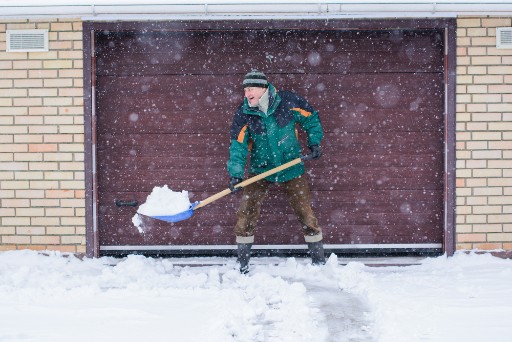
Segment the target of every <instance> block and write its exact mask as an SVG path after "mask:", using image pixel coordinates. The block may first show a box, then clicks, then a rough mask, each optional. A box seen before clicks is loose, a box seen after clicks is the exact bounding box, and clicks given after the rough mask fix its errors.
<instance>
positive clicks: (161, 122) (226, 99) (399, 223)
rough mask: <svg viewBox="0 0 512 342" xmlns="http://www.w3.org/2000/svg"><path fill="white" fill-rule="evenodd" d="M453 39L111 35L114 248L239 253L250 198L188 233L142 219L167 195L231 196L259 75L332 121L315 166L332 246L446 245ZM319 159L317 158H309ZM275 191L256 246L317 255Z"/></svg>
mask: <svg viewBox="0 0 512 342" xmlns="http://www.w3.org/2000/svg"><path fill="white" fill-rule="evenodd" d="M443 39H444V37H443V34H442V31H437V30H375V31H373V30H338V31H336V30H298V29H289V30H280V29H276V30H268V29H267V30H212V31H130V32H124V31H112V30H111V31H105V32H99V33H97V34H96V37H95V44H96V45H95V46H96V48H95V56H96V61H95V63H96V94H95V95H96V116H97V177H98V214H97V215H98V231H99V245H100V249H101V250H102V251H103V252H104V253H106V252H108V251H109V250H116V249H126V250H131V249H147V250H148V251H151V250H168V251H174V250H180V249H184V248H185V249H187V248H188V249H193V250H208V249H215V248H218V247H219V246H221V247H222V246H224V247H226V248H229V246H231V245H233V244H234V236H233V233H232V230H233V226H234V224H235V211H236V208H237V206H238V203H239V201H240V195H233V196H227V197H225V198H222V199H220V200H218V201H216V202H214V203H212V204H210V205H208V206H206V207H204V208H201V209H200V211H198V212H196V214H195V215H194V216H193V217H192V218H191V219H188V220H185V221H182V222H178V223H173V224H171V223H164V222H160V221H154V222H151V223H150V225H151V228H150V229H149V231H148V233H147V234H145V235H141V234H139V232H138V231H137V229H136V228H135V227H134V226H133V224H132V222H131V219H132V216H133V215H134V214H135V212H136V206H135V207H134V206H131V205H135V203H138V204H141V203H143V202H144V201H145V199H146V197H147V195H148V194H149V193H150V192H151V191H152V189H153V187H154V186H162V185H164V184H168V185H169V187H170V188H171V189H173V190H175V191H181V190H187V191H189V193H190V196H191V201H195V200H201V199H204V198H206V197H208V196H210V195H212V194H214V193H216V192H219V191H221V190H223V189H225V188H226V187H227V184H228V176H227V173H226V170H225V163H226V160H227V158H228V147H229V129H230V123H231V118H232V113H233V111H234V109H235V108H236V106H237V105H238V104H239V102H240V101H241V100H242V88H241V81H242V78H243V75H244V74H245V73H246V72H248V71H250V70H251V69H259V70H262V71H264V72H265V73H267V75H268V77H269V79H270V80H271V81H272V82H273V83H274V84H275V85H276V86H277V88H279V89H289V90H293V91H296V92H298V93H299V94H302V95H303V96H305V97H306V98H307V99H308V100H309V102H310V103H311V104H313V106H314V107H316V108H317V109H318V110H319V112H320V115H321V119H322V122H323V125H324V130H325V140H324V142H323V148H324V152H325V154H324V156H323V157H322V158H321V159H320V160H318V161H312V162H308V163H307V169H308V170H309V171H308V175H309V177H310V180H311V184H312V190H313V206H314V209H315V211H316V213H317V216H318V218H319V221H320V224H321V226H322V227H323V229H324V236H325V243H326V244H327V245H329V246H331V248H334V249H336V248H337V247H339V248H344V247H346V246H353V247H357V246H367V247H368V248H371V247H372V246H381V247H386V246H412V247H414V246H419V247H421V246H427V247H436V248H440V247H441V243H442V240H443V191H444V190H443V189H444V184H443V129H444V128H443V106H444V104H443V101H444V88H443V87H444V85H443V77H444V76H443V63H444V61H443V58H444V55H443V51H444V50H443V49H444V48H443V45H444V42H443ZM305 152H306V151H305ZM303 243H304V241H303V237H302V235H301V232H300V228H299V224H298V223H297V221H296V218H295V216H294V215H293V212H292V210H291V208H290V206H289V204H288V203H287V201H286V199H285V197H284V196H282V195H281V194H280V192H279V191H277V190H276V189H272V190H271V191H270V193H269V196H268V199H267V200H266V202H265V203H264V205H263V207H262V213H261V217H260V220H259V228H258V231H257V233H256V245H260V246H263V245H272V246H274V247H276V248H292V247H297V245H301V244H303Z"/></svg>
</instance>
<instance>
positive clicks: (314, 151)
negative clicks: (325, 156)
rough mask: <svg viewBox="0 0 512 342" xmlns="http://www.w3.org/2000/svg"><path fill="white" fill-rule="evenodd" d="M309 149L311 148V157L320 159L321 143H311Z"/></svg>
mask: <svg viewBox="0 0 512 342" xmlns="http://www.w3.org/2000/svg"><path fill="white" fill-rule="evenodd" d="M309 149H310V150H311V159H318V158H320V157H321V156H322V149H321V148H320V145H311V146H309Z"/></svg>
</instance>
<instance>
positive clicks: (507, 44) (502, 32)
mask: <svg viewBox="0 0 512 342" xmlns="http://www.w3.org/2000/svg"><path fill="white" fill-rule="evenodd" d="M496 48H498V49H512V27H497V28H496Z"/></svg>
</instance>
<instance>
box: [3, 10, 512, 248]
mask: <svg viewBox="0 0 512 342" xmlns="http://www.w3.org/2000/svg"><path fill="white" fill-rule="evenodd" d="M457 26H458V28H457V114H456V115H457V118H456V120H457V133H456V136H457V189H456V193H457V227H456V230H457V236H456V241H457V248H458V249H471V248H480V249H495V248H504V249H512V50H511V49H508V50H505V49H503V50H499V49H496V47H495V44H496V40H495V38H496V37H495V35H496V27H507V26H508V27H510V26H512V18H511V17H503V18H495V17H461V18H458V20H457ZM33 28H47V29H49V39H50V51H49V52H37V53H7V52H5V41H6V38H5V31H6V30H7V29H33ZM82 65H83V61H82V24H81V21H80V20H74V19H70V20H66V19H58V20H57V19H50V20H48V19H44V20H9V21H0V250H9V249H22V248H31V249H52V250H61V251H70V252H84V251H85V238H84V234H85V218H84V211H85V210H84V162H83V161H84V152H83V150H84V146H83V141H84V134H83V119H84V111H83V99H82V94H83V90H82V86H83V76H82V72H83V71H82Z"/></svg>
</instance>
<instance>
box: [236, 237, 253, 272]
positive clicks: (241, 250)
mask: <svg viewBox="0 0 512 342" xmlns="http://www.w3.org/2000/svg"><path fill="white" fill-rule="evenodd" d="M251 247H252V243H239V244H238V259H237V260H236V262H237V263H238V264H239V265H240V273H242V274H247V273H249V259H250V258H251Z"/></svg>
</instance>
